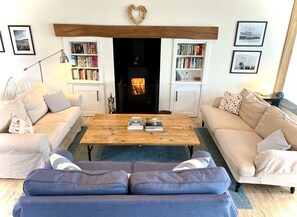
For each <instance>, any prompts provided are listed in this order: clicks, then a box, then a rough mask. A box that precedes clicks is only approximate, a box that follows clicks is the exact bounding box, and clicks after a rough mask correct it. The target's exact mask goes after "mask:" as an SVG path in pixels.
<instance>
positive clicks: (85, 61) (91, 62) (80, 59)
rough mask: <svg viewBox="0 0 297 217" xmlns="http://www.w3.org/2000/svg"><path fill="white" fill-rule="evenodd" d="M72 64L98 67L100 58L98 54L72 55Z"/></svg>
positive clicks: (74, 65)
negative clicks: (86, 55)
mask: <svg viewBox="0 0 297 217" xmlns="http://www.w3.org/2000/svg"><path fill="white" fill-rule="evenodd" d="M71 65H72V66H73V67H98V58H97V57H96V56H91V57H84V56H73V55H72V56H71Z"/></svg>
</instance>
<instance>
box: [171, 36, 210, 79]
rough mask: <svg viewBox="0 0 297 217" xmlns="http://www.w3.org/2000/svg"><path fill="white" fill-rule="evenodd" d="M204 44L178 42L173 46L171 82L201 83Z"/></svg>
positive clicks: (199, 42)
mask: <svg viewBox="0 0 297 217" xmlns="http://www.w3.org/2000/svg"><path fill="white" fill-rule="evenodd" d="M205 50H206V43H205V42H202V41H193V40H192V41H190V40H188V41H187V40H185V41H182V40H180V41H178V40H175V44H174V57H173V76H172V77H173V82H174V83H175V82H197V83H201V82H202V80H203V75H204V64H205Z"/></svg>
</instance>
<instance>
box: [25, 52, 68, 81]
mask: <svg viewBox="0 0 297 217" xmlns="http://www.w3.org/2000/svg"><path fill="white" fill-rule="evenodd" d="M58 53H61V56H60V63H68V62H69V59H68V57H67V56H66V54H65V53H64V50H63V49H62V50H59V51H58V52H56V53H53V54H51V55H49V56H47V57H45V58H43V59H42V60H39V61H38V62H36V63H34V64H32V65H31V66H28V67H26V68H24V71H27V70H28V69H30V68H31V67H32V66H35V65H37V64H38V65H39V72H40V77H41V81H42V82H43V74H42V67H41V62H43V61H44V60H46V59H48V58H51V57H52V56H55V55H56V54H58Z"/></svg>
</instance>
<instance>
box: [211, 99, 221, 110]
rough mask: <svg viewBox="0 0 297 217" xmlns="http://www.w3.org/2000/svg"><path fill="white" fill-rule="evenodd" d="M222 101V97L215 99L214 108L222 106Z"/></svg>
mask: <svg viewBox="0 0 297 217" xmlns="http://www.w3.org/2000/svg"><path fill="white" fill-rule="evenodd" d="M222 99H223V97H222V96H219V97H217V98H215V99H214V101H213V103H212V107H215V108H219V105H220V102H221V100H222Z"/></svg>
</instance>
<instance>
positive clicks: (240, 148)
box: [215, 129, 263, 177]
mask: <svg viewBox="0 0 297 217" xmlns="http://www.w3.org/2000/svg"><path fill="white" fill-rule="evenodd" d="M215 137H216V140H217V142H218V144H217V145H218V146H220V147H221V148H220V151H221V153H222V155H223V156H224V159H225V161H226V162H227V164H228V166H229V167H231V168H232V169H233V170H235V172H236V173H237V174H238V175H239V176H245V177H250V176H254V175H255V165H254V160H255V158H256V156H257V144H258V143H259V142H260V141H262V140H263V139H262V137H261V136H259V135H258V134H257V133H255V132H251V131H242V130H228V129H220V130H217V131H216V132H215ZM231 168H230V169H231Z"/></svg>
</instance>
